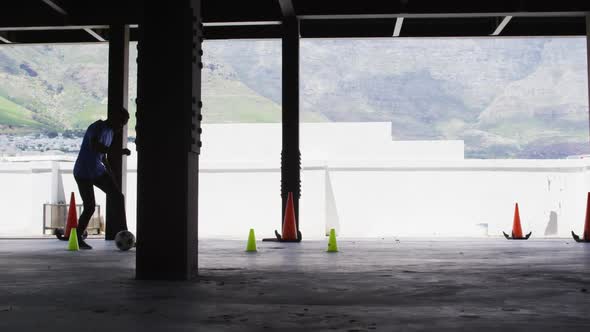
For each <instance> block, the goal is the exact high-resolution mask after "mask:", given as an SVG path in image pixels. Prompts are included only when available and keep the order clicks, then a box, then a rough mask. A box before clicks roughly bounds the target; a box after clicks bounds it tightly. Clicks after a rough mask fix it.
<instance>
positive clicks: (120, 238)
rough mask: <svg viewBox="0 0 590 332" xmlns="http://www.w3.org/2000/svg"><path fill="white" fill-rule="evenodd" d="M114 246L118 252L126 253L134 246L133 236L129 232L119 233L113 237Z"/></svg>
mask: <svg viewBox="0 0 590 332" xmlns="http://www.w3.org/2000/svg"><path fill="white" fill-rule="evenodd" d="M115 244H116V245H117V248H119V250H123V251H127V250H129V249H131V248H133V247H134V246H135V235H133V233H131V232H130V231H120V232H119V233H117V235H115Z"/></svg>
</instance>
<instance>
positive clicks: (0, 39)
mask: <svg viewBox="0 0 590 332" xmlns="http://www.w3.org/2000/svg"><path fill="white" fill-rule="evenodd" d="M0 41H1V42H3V43H4V44H12V42H11V41H10V40H8V39H6V37H4V36H3V35H2V34H0Z"/></svg>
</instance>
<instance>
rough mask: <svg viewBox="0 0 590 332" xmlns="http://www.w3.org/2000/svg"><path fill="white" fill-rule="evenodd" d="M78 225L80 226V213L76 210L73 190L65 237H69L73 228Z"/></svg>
mask: <svg viewBox="0 0 590 332" xmlns="http://www.w3.org/2000/svg"><path fill="white" fill-rule="evenodd" d="M76 227H78V213H77V212H76V198H75V197H74V193H73V192H72V194H71V195H70V208H69V209H68V219H67V221H66V231H65V233H64V237H65V238H69V237H70V232H71V231H72V228H76Z"/></svg>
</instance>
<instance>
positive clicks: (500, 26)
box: [492, 16, 512, 36]
mask: <svg viewBox="0 0 590 332" xmlns="http://www.w3.org/2000/svg"><path fill="white" fill-rule="evenodd" d="M511 19H512V16H504V18H503V19H502V22H500V24H498V26H497V27H496V30H494V32H492V36H499V35H500V34H501V33H502V30H504V28H505V27H506V25H508V22H510V20H511Z"/></svg>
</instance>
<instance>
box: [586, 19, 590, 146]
mask: <svg viewBox="0 0 590 332" xmlns="http://www.w3.org/2000/svg"><path fill="white" fill-rule="evenodd" d="M586 66H587V69H586V71H587V73H588V103H589V104H588V105H589V106H590V13H589V14H586ZM588 115H589V116H588V127H589V130H590V107H589V108H588ZM589 141H590V132H589Z"/></svg>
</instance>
